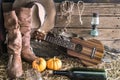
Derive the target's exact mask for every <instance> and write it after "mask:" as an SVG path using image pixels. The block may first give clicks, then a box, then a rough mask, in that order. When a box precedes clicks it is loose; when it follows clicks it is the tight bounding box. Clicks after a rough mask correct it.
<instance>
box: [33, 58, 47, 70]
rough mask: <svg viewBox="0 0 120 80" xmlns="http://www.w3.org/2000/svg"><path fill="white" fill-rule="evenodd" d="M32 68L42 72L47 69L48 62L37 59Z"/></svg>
mask: <svg viewBox="0 0 120 80" xmlns="http://www.w3.org/2000/svg"><path fill="white" fill-rule="evenodd" d="M32 67H33V68H34V69H36V70H38V71H40V72H42V71H44V70H45V69H46V61H45V59H44V58H37V59H35V60H34V61H33V62H32Z"/></svg>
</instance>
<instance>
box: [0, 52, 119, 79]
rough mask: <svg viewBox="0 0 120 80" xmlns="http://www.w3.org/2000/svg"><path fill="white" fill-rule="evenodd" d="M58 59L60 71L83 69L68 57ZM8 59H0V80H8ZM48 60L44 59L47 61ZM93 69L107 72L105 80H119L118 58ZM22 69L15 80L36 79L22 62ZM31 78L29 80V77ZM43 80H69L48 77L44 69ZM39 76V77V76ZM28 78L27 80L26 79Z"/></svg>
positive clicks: (62, 77) (77, 61)
mask: <svg viewBox="0 0 120 80" xmlns="http://www.w3.org/2000/svg"><path fill="white" fill-rule="evenodd" d="M57 57H58V58H60V59H61V60H62V62H63V67H62V70H66V69H70V68H72V67H83V65H81V62H80V60H79V59H75V58H71V57H69V56H66V55H63V54H61V55H60V56H57ZM7 58H8V57H7V56H6V55H4V54H2V56H1V57H0V80H9V78H8V77H7V72H6V66H7V60H8V59H7ZM48 59H49V58H46V60H48ZM78 63H79V64H78ZM93 68H98V69H99V68H104V69H105V70H106V72H107V76H108V78H107V80H120V57H118V58H117V59H116V60H112V62H110V63H101V64H99V65H97V66H94V67H93ZM23 69H24V74H23V76H22V77H21V78H19V79H15V80H33V77H36V75H35V74H34V75H32V74H31V72H32V71H31V72H30V70H31V69H32V68H31V64H28V63H27V62H25V61H23ZM28 73H29V75H30V76H31V79H30V77H29V75H28ZM41 75H42V78H43V80H69V79H68V78H67V77H65V76H58V75H54V76H53V75H49V70H48V69H46V70H45V71H44V72H42V73H41ZM41 75H39V76H41ZM28 77H29V79H27V78H28Z"/></svg>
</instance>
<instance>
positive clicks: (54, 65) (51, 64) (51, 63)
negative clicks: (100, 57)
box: [47, 57, 62, 70]
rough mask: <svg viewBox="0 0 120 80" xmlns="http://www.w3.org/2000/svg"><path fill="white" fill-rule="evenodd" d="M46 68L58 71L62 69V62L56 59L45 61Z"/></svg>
mask: <svg viewBox="0 0 120 80" xmlns="http://www.w3.org/2000/svg"><path fill="white" fill-rule="evenodd" d="M47 68H48V69H52V70H60V69H61V68H62V61H61V60H60V59H58V58H56V57H54V58H51V59H49V60H48V61H47Z"/></svg>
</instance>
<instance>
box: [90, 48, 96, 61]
mask: <svg viewBox="0 0 120 80" xmlns="http://www.w3.org/2000/svg"><path fill="white" fill-rule="evenodd" d="M95 51H96V48H93V49H92V52H91V59H93V58H94V56H95Z"/></svg>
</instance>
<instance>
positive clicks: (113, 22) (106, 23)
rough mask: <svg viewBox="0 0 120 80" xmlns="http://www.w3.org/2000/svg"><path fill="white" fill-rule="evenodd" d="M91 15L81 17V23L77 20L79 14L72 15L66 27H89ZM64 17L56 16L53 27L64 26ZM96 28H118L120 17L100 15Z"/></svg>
mask: <svg viewBox="0 0 120 80" xmlns="http://www.w3.org/2000/svg"><path fill="white" fill-rule="evenodd" d="M91 17H92V16H91ZM91 17H82V21H83V24H82V25H81V23H80V21H79V16H78V15H74V16H72V17H71V18H72V19H71V22H70V24H69V26H68V27H73V28H82V29H85V28H91V19H92V18H91ZM66 22H67V18H66V17H61V16H57V18H56V24H55V27H61V28H62V27H64V26H65V25H66V24H67V23H66ZM98 28H102V29H120V17H100V24H99V25H98Z"/></svg>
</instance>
